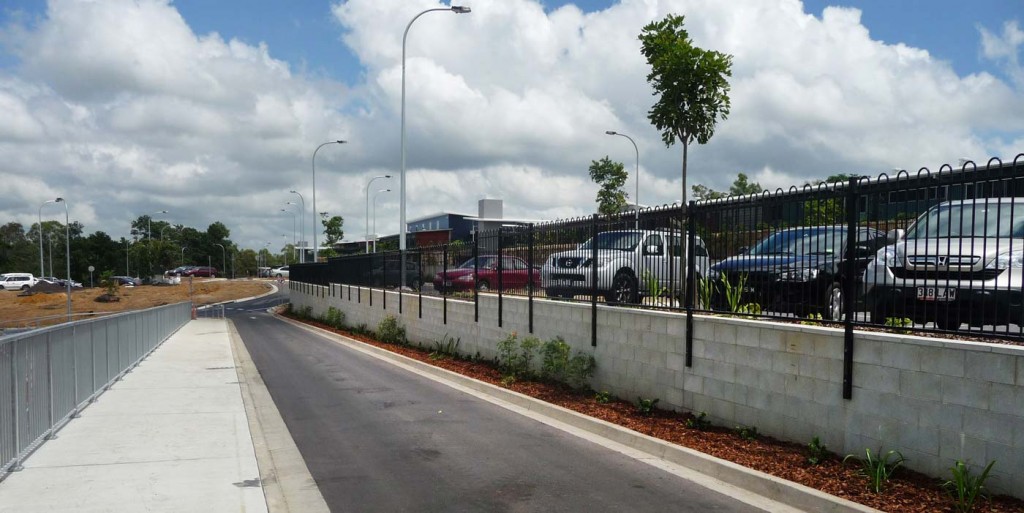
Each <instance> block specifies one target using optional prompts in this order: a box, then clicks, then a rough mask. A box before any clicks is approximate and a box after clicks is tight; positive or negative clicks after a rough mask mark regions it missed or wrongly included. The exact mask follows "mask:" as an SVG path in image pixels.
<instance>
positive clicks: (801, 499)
mask: <svg viewBox="0 0 1024 513" xmlns="http://www.w3.org/2000/svg"><path fill="white" fill-rule="evenodd" d="M276 317H277V318H279V319H281V320H282V321H284V322H289V323H292V324H293V325H296V326H298V327H301V328H302V329H305V330H307V331H310V332H314V333H318V334H320V335H323V336H325V337H328V338H330V339H332V340H334V341H336V342H339V343H342V344H344V345H346V346H348V347H351V348H353V349H355V350H357V351H360V352H363V353H365V354H368V355H371V356H374V357H377V358H379V359H382V360H385V361H389V362H390V363H392V364H394V365H398V366H400V367H404V368H407V369H410V370H413V371H414V372H417V373H418V374H421V375H424V376H427V377H430V378H432V379H435V380H436V381H439V382H443V383H445V384H448V385H450V386H454V387H455V388H460V389H468V390H472V391H475V392H478V393H480V394H482V395H483V396H486V397H490V398H492V399H493V400H492V401H491V402H494V403H495V404H499V405H502V406H504V404H502V403H505V404H509V405H513V406H515V407H517V408H521V409H523V410H527V411H530V412H534V413H536V414H539V415H542V416H544V417H547V418H550V419H552V420H553V421H555V422H557V423H559V424H564V425H566V426H571V427H572V428H576V429H579V430H581V431H583V432H586V433H589V434H592V435H596V436H598V437H600V438H603V439H606V440H610V441H612V442H615V443H617V444H621V445H623V446H625V447H629V448H632V449H635V450H636V451H639V452H641V453H643V454H646V455H649V456H653V457H655V458H659V459H662V460H665V461H668V462H671V463H674V464H676V465H679V466H682V467H685V468H687V469H690V470H693V471H696V472H699V473H700V474H703V475H705V476H709V477H711V478H714V479H716V480H718V481H720V482H722V483H726V484H728V485H731V486H734V487H736V488H740V489H742V490H746V491H748V492H750V493H753V494H757V495H759V496H761V497H764V498H766V499H769V500H771V501H775V502H777V503H780V504H783V505H786V506H790V507H793V508H797V509H800V510H804V511H820V512H830V513H841V512H843V513H845V512H851V513H852V512H860V513H864V512H877V511H879V510H876V509H874V508H871V507H868V506H865V505H863V504H858V503H856V502H853V501H849V500H846V499H843V498H841V497H835V496H833V495H829V494H827V493H824V492H822V491H820V490H816V489H814V488H810V487H808V486H804V485H801V484H799V483H794V482H792V481H788V480H785V479H782V478H779V477H775V476H772V475H770V474H766V473H764V472H759V471H756V470H753V469H749V468H747V467H744V466H741V465H737V464H735V463H733V462H731V461H726V460H723V459H720V458H716V457H714V456H710V455H707V454H704V453H702V452H699V451H695V450H693V449H689V448H687V447H683V446H679V445H675V444H672V443H669V442H666V441H664V440H660V439H658V438H654V437H651V436H647V435H644V434H642V433H637V432H635V431H632V430H629V429H626V428H624V427H622V426H618V425H616V424H612V423H610V422H606V421H603V420H600V419H596V418H593V417H588V416H586V415H583V414H581V413H577V412H575V411H572V410H569V409H567V408H563V407H561V406H557V405H554V404H550V403H547V402H544V401H541V400H539V399H534V398H532V397H530V396H527V395H523V394H520V393H518V392H514V391H512V390H508V389H505V388H502V387H499V386H495V385H491V384H490V383H485V382H483V381H478V380H475V379H473V378H469V377H467V376H463V375H462V374H458V373H456V372H452V371H449V370H446V369H442V368H440V367H435V366H433V365H430V364H427V363H424V362H421V361H419V360H415V359H412V358H408V357H406V356H403V355H400V354H397V353H393V352H391V351H388V350H386V349H381V348H379V347H376V346H373V345H370V344H363V343H361V342H359V341H357V340H353V339H350V338H347V337H344V336H340V335H337V334H335V333H333V332H330V331H327V330H323V329H320V328H317V327H314V326H309V325H307V324H304V323H300V322H297V321H293V320H291V319H288V318H285V317H282V316H276ZM506 407H507V406H506ZM510 409H515V408H510ZM551 425H555V424H551ZM556 427H558V426H557V425H556Z"/></svg>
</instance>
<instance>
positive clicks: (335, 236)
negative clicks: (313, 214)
mask: <svg viewBox="0 0 1024 513" xmlns="http://www.w3.org/2000/svg"><path fill="white" fill-rule="evenodd" d="M320 222H321V223H322V224H323V225H324V238H325V239H326V240H325V241H324V245H325V246H330V245H332V244H336V243H338V242H340V241H341V239H343V238H345V230H342V226H343V225H344V224H345V219H344V218H343V217H341V216H334V217H331V218H330V219H328V218H327V216H322V217H321V219H320Z"/></svg>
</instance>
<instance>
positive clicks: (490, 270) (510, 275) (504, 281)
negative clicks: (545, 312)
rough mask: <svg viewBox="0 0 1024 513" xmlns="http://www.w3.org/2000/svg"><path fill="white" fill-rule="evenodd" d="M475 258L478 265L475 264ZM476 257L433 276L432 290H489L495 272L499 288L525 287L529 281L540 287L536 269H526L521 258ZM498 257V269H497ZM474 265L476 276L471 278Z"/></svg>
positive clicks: (495, 281) (492, 285) (494, 285)
mask: <svg viewBox="0 0 1024 513" xmlns="http://www.w3.org/2000/svg"><path fill="white" fill-rule="evenodd" d="M477 260H478V261H479V264H477ZM477 260H474V259H472V258H470V259H469V260H466V261H465V262H463V263H462V265H460V266H458V267H456V268H455V269H449V270H448V271H447V272H440V273H437V275H436V276H434V290H437V291H438V292H442V293H443V292H448V291H452V290H473V284H474V282H475V283H476V289H477V290H491V289H497V288H498V273H499V272H500V273H501V287H502V288H503V289H505V290H507V289H525V288H526V287H527V283H528V282H529V281H531V280H532V281H533V286H534V287H535V288H537V289H540V269H537V268H532V269H531V268H530V266H529V265H527V264H526V261H525V260H523V259H522V258H518V257H514V256H505V257H501V258H500V259H499V258H498V256H497V255H481V256H479V257H477ZM499 260H500V263H501V266H500V267H501V268H500V269H499V265H498V264H499ZM474 268H475V269H476V270H477V273H478V274H477V279H474V278H473V271H474Z"/></svg>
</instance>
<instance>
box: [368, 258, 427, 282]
mask: <svg viewBox="0 0 1024 513" xmlns="http://www.w3.org/2000/svg"><path fill="white" fill-rule="evenodd" d="M401 282H402V264H401V260H400V257H399V256H397V255H394V256H388V257H386V260H384V262H377V264H376V267H374V268H373V269H371V270H370V285H371V286H374V287H397V286H399V284H401ZM405 283H406V285H407V286H409V287H410V288H412V289H413V290H419V289H420V286H421V285H422V284H423V276H422V275H421V274H420V266H419V264H417V263H416V262H415V261H414V260H413V259H412V258H407V259H406V261H405Z"/></svg>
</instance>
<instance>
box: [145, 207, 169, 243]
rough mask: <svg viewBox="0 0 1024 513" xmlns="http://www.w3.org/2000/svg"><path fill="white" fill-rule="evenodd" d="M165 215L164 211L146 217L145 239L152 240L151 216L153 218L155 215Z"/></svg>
mask: <svg viewBox="0 0 1024 513" xmlns="http://www.w3.org/2000/svg"><path fill="white" fill-rule="evenodd" d="M166 213H167V211H166V210H161V211H159V212H153V213H152V214H150V215H149V216H147V217H146V238H147V239H152V238H153V216H155V215H157V214H166Z"/></svg>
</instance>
